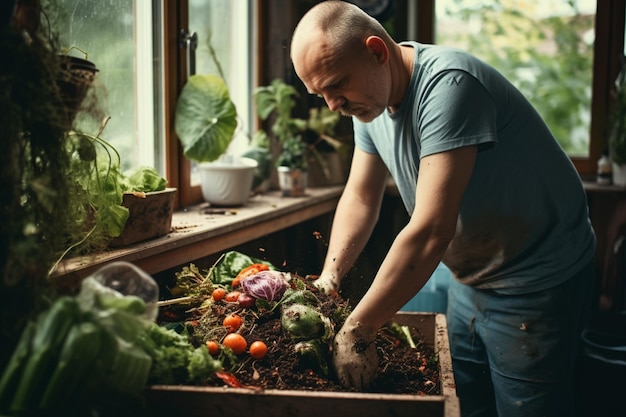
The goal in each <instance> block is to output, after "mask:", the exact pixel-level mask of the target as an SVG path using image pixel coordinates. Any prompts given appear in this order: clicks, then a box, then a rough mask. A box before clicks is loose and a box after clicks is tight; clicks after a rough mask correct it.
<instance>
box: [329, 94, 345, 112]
mask: <svg viewBox="0 0 626 417" xmlns="http://www.w3.org/2000/svg"><path fill="white" fill-rule="evenodd" d="M324 101H326V104H327V105H328V108H329V109H330V110H331V111H338V110H339V109H340V108H341V106H343V104H344V103H345V102H346V99H344V98H343V97H341V96H335V95H330V94H324Z"/></svg>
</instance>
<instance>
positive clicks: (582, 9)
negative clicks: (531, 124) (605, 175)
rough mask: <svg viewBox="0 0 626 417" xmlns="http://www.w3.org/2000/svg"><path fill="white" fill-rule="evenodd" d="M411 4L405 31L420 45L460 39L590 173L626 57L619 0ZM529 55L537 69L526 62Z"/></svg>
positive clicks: (486, 0) (583, 170)
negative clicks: (498, 73) (521, 96)
mask: <svg viewBox="0 0 626 417" xmlns="http://www.w3.org/2000/svg"><path fill="white" fill-rule="evenodd" d="M410 5H411V7H413V8H414V9H415V12H414V13H409V25H408V27H409V28H410V29H411V28H412V30H411V32H410V33H409V36H413V37H414V38H415V39H417V40H418V41H420V42H424V43H442V44H443V43H445V44H451V45H452V46H454V45H455V42H460V44H458V43H457V44H456V45H457V46H461V47H463V48H466V49H469V50H470V51H471V52H473V53H475V54H476V55H478V56H480V57H481V58H483V59H484V60H487V61H488V62H490V63H492V64H493V65H494V66H496V67H497V68H498V69H499V70H500V71H502V72H504V73H505V74H506V75H507V76H508V77H509V78H511V79H513V81H514V82H516V83H518V87H520V89H521V90H522V91H523V92H524V93H525V94H526V95H527V96H528V97H529V98H530V99H531V101H533V104H535V106H536V107H537V108H538V109H539V111H540V112H541V113H542V116H544V118H545V119H546V121H547V122H548V124H549V125H550V127H551V129H552V130H553V132H554V133H555V135H556V136H557V139H558V140H559V141H560V143H561V145H562V146H563V147H564V148H565V149H566V150H567V151H568V153H569V154H570V156H571V158H572V161H573V162H574V165H575V166H576V168H577V169H578V172H579V173H580V174H581V175H582V176H583V177H591V176H593V175H595V172H596V163H597V160H598V159H599V158H600V155H601V154H602V151H603V150H604V149H605V148H606V126H607V114H608V109H609V106H610V102H611V96H610V91H611V88H612V85H613V81H614V80H615V77H616V76H617V73H618V71H619V69H620V68H621V62H622V59H623V50H624V20H625V18H624V7H625V3H624V1H623V0H602V1H597V0H593V1H589V0H549V1H545V2H544V1H542V2H529V1H522V0H421V1H419V2H416V4H412V3H410ZM450 19H452V20H453V21H454V22H455V23H452V22H451V21H450ZM532 21H534V22H535V24H534V25H531V22H532ZM505 23H507V24H505ZM565 24H567V25H565ZM478 27H479V28H481V30H482V31H484V33H478V32H477V31H476V28H478ZM496 32H497V33H496ZM464 38H465V39H464ZM531 42H536V43H535V45H536V49H535V50H533V49H532V47H531V46H530V43H531ZM492 50H495V52H491V51H492ZM528 57H532V60H535V61H538V62H539V63H541V65H542V66H541V67H540V68H532V67H531V66H530V65H529V64H528V65H527V64H526V63H529V62H530V61H529V60H528ZM551 57H552V58H551ZM510 62H515V63H517V64H518V65H517V66H516V67H514V66H512V65H510ZM574 68H575V69H574ZM572 69H573V71H572ZM565 74H568V75H565ZM546 77H547V78H546ZM559 78H560V80H559ZM533 80H537V82H536V83H535V84H533ZM559 81H560V82H559ZM548 84H549V85H548ZM548 87H549V88H548ZM530 90H533V92H529V91H530ZM542 90H543V91H542ZM561 100H564V101H561ZM557 103H565V104H557ZM564 108H566V109H567V111H565V112H563V109H564Z"/></svg>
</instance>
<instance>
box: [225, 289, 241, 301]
mask: <svg viewBox="0 0 626 417" xmlns="http://www.w3.org/2000/svg"><path fill="white" fill-rule="evenodd" d="M240 295H241V292H240V291H231V292H229V293H228V294H226V295H225V296H224V300H226V301H228V302H230V303H234V302H236V301H237V299H238V298H239V296H240Z"/></svg>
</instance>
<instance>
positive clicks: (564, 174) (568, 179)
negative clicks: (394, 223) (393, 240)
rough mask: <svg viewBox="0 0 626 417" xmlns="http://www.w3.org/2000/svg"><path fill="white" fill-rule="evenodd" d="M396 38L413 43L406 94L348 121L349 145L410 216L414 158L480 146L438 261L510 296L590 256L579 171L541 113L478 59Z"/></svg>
mask: <svg viewBox="0 0 626 417" xmlns="http://www.w3.org/2000/svg"><path fill="white" fill-rule="evenodd" d="M403 44H404V45H409V46H412V47H413V48H414V49H415V59H414V66H413V73H412V76H411V79H410V82H409V86H408V89H407V92H406V95H405V97H404V98H403V101H402V103H401V105H400V107H399V108H398V110H397V111H396V112H394V113H389V112H388V111H386V112H384V113H383V114H381V115H380V116H378V117H377V118H376V119H374V120H373V121H372V122H370V123H362V122H359V121H358V120H357V119H356V118H354V133H355V144H356V146H357V147H359V148H360V149H362V150H363V151H365V152H368V153H373V154H378V155H379V156H380V157H381V158H382V160H383V161H384V162H385V164H386V165H387V167H388V169H389V172H390V173H391V175H392V177H393V179H394V181H395V182H396V184H397V186H398V189H399V192H400V195H401V197H402V200H403V202H404V205H405V207H406V209H407V211H408V212H409V214H410V213H412V212H413V210H414V207H415V187H416V183H417V177H418V172H419V164H420V159H421V158H423V157H425V156H427V155H431V154H434V153H438V152H445V151H448V150H451V149H455V148H459V147H463V146H468V145H475V146H478V150H479V152H478V154H477V157H476V163H475V166H474V171H473V173H472V177H471V178H470V181H469V184H468V186H467V189H466V191H465V194H464V197H463V201H462V203H461V209H460V213H459V218H458V222H457V230H456V234H455V236H454V238H453V240H452V241H451V243H450V245H449V246H448V250H447V251H446V254H445V256H444V258H443V262H444V263H445V264H446V266H448V268H449V269H450V270H451V271H452V273H453V274H454V276H455V277H456V278H457V279H459V280H460V281H461V282H463V283H465V284H468V285H472V286H475V287H477V288H483V289H492V290H495V291H497V292H501V293H508V294H517V293H528V292H533V291H539V290H542V289H546V288H549V287H552V286H554V285H558V284H560V283H562V282H564V281H566V280H567V279H569V278H570V277H571V276H573V275H574V273H576V272H577V271H579V270H580V269H581V268H582V267H583V266H584V265H586V264H587V263H588V262H589V261H590V260H591V259H592V258H593V254H594V250H595V236H594V233H593V229H592V227H591V223H590V221H589V216H588V209H587V201H586V195H585V192H584V189H583V186H582V182H581V180H580V177H579V175H578V173H577V172H576V169H575V168H574V166H573V164H572V162H571V160H570V159H569V157H568V156H567V154H566V153H565V152H564V151H563V150H562V149H561V147H560V146H559V144H558V142H557V141H556V140H555V138H554V137H553V135H552V133H551V132H550V130H549V129H548V127H547V126H546V124H545V123H544V122H543V120H542V119H541V117H540V116H539V114H538V113H537V112H536V111H535V109H534V108H533V107H532V106H531V104H530V103H529V102H528V101H527V100H526V99H525V98H524V97H523V96H522V95H521V93H520V92H519V91H518V90H517V89H516V88H515V87H514V86H513V85H512V84H511V83H510V82H508V81H507V80H506V79H505V78H504V77H503V76H502V75H501V74H500V73H498V72H497V71H496V70H495V69H494V68H492V67H490V66H488V65H487V64H485V63H484V62H482V61H480V60H478V59H477V58H475V57H473V56H471V55H469V54H467V53H465V52H463V51H460V50H456V49H452V48H446V47H442V46H435V45H423V44H419V43H416V42H405V43H403ZM418 209H419V208H418Z"/></svg>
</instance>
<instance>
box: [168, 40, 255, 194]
mask: <svg viewBox="0 0 626 417" xmlns="http://www.w3.org/2000/svg"><path fill="white" fill-rule="evenodd" d="M208 48H209V53H210V56H211V58H212V59H213V62H214V63H215V66H216V67H217V71H218V73H219V75H215V74H196V75H191V76H190V77H189V79H188V80H187V83H186V84H185V86H184V87H183V89H182V91H181V93H180V96H179V97H178V101H177V103H176V111H175V120H174V125H175V130H176V134H177V135H178V138H179V140H180V142H181V144H182V145H183V153H184V155H185V157H186V158H187V159H189V160H191V161H195V162H197V163H198V169H199V171H200V182H201V186H202V196H203V197H204V199H205V200H206V201H207V202H209V203H211V204H213V205H219V206H238V205H244V204H246V203H247V202H248V197H249V195H250V191H251V189H252V186H253V181H255V174H257V175H258V174H259V171H258V166H259V163H258V162H257V159H258V158H254V157H251V156H256V157H260V156H259V155H260V154H261V152H260V151H259V152H257V153H256V154H249V155H246V156H244V155H237V156H235V155H231V154H229V153H228V152H227V151H228V147H229V145H230V144H231V142H232V140H233V138H234V135H235V131H236V129H237V124H238V118H237V109H236V107H235V103H233V101H232V100H231V98H230V93H229V90H228V86H227V85H226V81H225V77H224V74H223V72H222V67H221V65H220V63H219V60H218V59H217V55H216V53H215V50H214V49H213V47H212V45H211V42H210V39H209V42H208ZM259 149H260V148H259Z"/></svg>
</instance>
